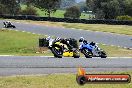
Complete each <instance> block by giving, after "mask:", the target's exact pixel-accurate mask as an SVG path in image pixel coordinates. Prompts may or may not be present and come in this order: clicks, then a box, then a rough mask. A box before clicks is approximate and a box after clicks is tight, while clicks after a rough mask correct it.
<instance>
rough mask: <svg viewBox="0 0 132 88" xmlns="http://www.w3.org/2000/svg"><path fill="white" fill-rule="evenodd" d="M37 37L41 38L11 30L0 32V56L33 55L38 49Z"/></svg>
mask: <svg viewBox="0 0 132 88" xmlns="http://www.w3.org/2000/svg"><path fill="white" fill-rule="evenodd" d="M39 37H42V36H40V35H37V34H29V33H23V32H16V31H13V30H0V54H11V55H12V54H13V55H16V54H21V55H27V54H28V55H30V54H31V55H34V54H36V52H37V50H38V49H39V48H38V39H39ZM43 37H45V36H43ZM46 54H48V53H46Z"/></svg>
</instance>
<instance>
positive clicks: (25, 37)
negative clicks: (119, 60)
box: [0, 29, 132, 57]
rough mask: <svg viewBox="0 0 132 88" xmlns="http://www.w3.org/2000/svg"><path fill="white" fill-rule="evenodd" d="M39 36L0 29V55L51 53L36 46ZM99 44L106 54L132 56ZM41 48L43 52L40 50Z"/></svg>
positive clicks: (130, 51)
mask: <svg viewBox="0 0 132 88" xmlns="http://www.w3.org/2000/svg"><path fill="white" fill-rule="evenodd" d="M40 37H45V36H44V35H37V34H31V33H26V32H20V31H14V30H6V29H4V30H2V29H0V40H1V41H0V55H26V56H29V55H46V56H51V55H53V54H52V53H51V52H50V51H47V50H48V49H47V48H43V49H40V48H38V39H39V38H40ZM99 46H100V47H101V48H102V49H104V50H105V51H106V52H107V54H108V56H122V57H123V56H124V57H126V56H128V57H132V50H128V49H123V48H118V47H114V46H105V45H101V44H100V45H99ZM42 50H43V51H44V53H42V52H41V51H42ZM39 52H40V53H39Z"/></svg>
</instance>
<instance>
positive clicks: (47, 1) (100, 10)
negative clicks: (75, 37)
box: [0, 0, 132, 19]
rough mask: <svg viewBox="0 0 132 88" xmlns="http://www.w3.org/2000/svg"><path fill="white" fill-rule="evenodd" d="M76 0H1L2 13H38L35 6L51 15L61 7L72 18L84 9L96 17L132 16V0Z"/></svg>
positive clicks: (79, 14)
mask: <svg viewBox="0 0 132 88" xmlns="http://www.w3.org/2000/svg"><path fill="white" fill-rule="evenodd" d="M74 2H75V0H0V14H10V15H19V14H22V15H32V14H33V15H37V14H36V10H35V9H33V8H32V6H34V7H37V8H40V9H41V10H44V11H45V12H46V14H47V15H48V16H49V17H50V16H51V13H54V12H56V10H57V9H60V8H63V9H66V12H65V14H64V17H70V18H79V17H80V16H81V12H82V11H92V14H94V15H95V18H96V19H116V18H117V17H118V18H119V16H122V17H123V16H125V15H126V16H132V0H86V2H85V3H81V4H80V5H76V4H75V3H74ZM21 4H26V5H27V8H26V10H22V9H21V6H20V5H21ZM72 5H75V6H72ZM70 6H71V7H70Z"/></svg>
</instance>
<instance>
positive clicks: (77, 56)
mask: <svg viewBox="0 0 132 88" xmlns="http://www.w3.org/2000/svg"><path fill="white" fill-rule="evenodd" d="M73 57H74V58H79V57H80V52H79V51H78V50H75V51H74V52H73Z"/></svg>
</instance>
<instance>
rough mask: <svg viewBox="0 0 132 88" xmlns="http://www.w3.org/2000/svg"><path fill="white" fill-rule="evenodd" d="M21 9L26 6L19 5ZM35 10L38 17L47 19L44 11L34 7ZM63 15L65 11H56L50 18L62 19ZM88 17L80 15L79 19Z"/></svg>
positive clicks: (87, 16)
mask: <svg viewBox="0 0 132 88" xmlns="http://www.w3.org/2000/svg"><path fill="white" fill-rule="evenodd" d="M21 8H22V10H23V9H25V8H26V5H21ZM35 9H36V10H37V13H38V15H39V16H41V17H47V15H46V14H45V11H42V10H41V9H39V8H36V7H35ZM64 13H65V10H57V11H56V12H55V13H52V14H51V17H57V18H64ZM89 16H90V15H89V14H85V13H82V14H81V16H80V18H81V19H88V18H89Z"/></svg>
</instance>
